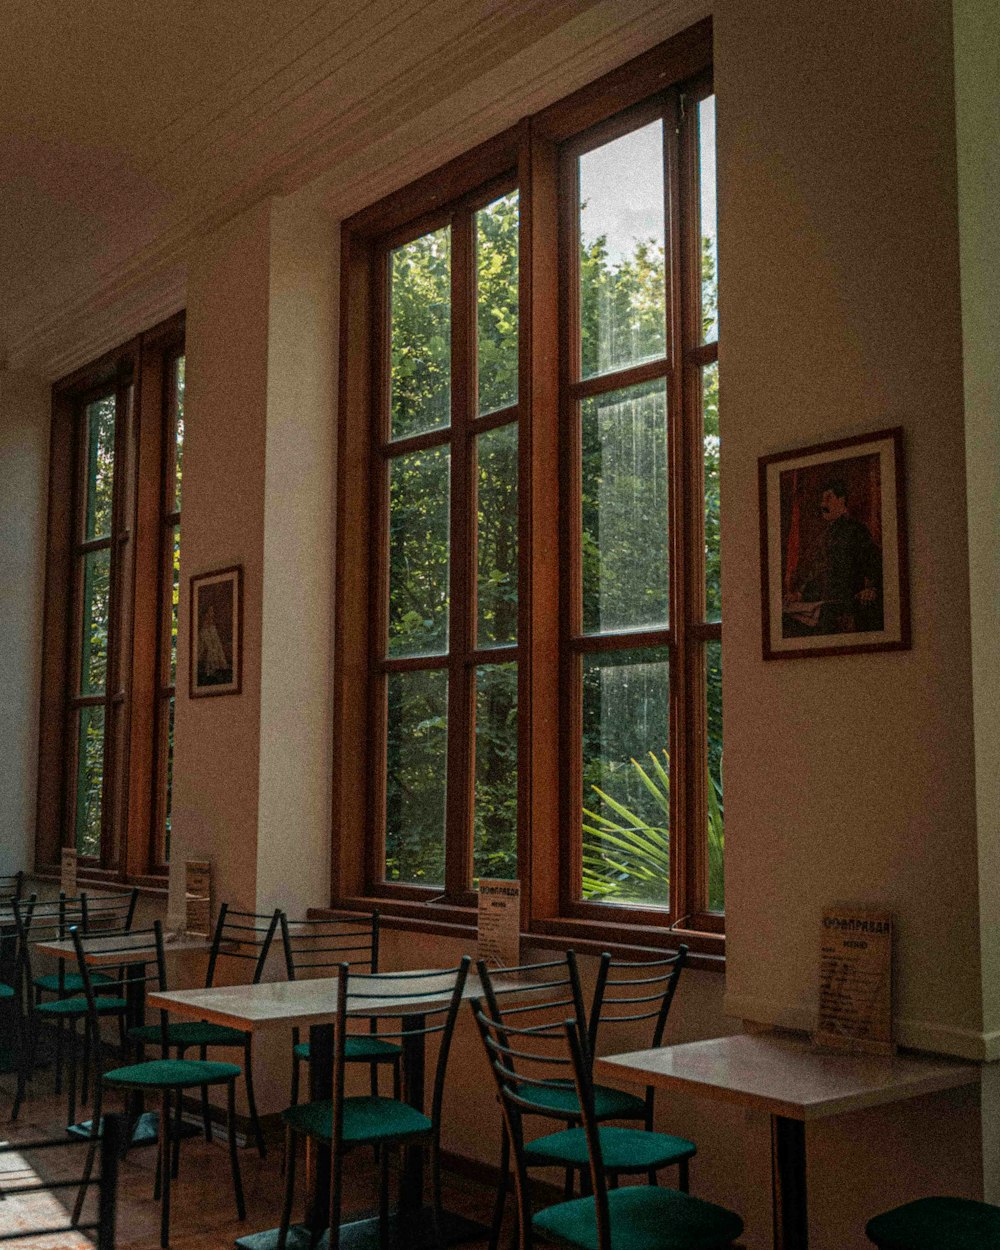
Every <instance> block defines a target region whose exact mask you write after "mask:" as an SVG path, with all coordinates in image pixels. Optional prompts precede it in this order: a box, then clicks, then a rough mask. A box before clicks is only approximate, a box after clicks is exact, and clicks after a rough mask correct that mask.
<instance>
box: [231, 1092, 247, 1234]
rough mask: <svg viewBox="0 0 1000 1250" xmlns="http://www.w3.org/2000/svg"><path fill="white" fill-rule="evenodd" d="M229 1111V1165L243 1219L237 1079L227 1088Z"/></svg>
mask: <svg viewBox="0 0 1000 1250" xmlns="http://www.w3.org/2000/svg"><path fill="white" fill-rule="evenodd" d="M226 1103H227V1111H228V1118H229V1167H230V1169H231V1170H232V1173H233V1190H234V1191H235V1193H236V1214H237V1215H238V1216H239V1218H240V1219H241V1220H245V1219H246V1217H247V1208H246V1203H245V1202H244V1201H243V1181H242V1179H241V1177H240V1156H239V1152H238V1151H237V1149H236V1081H235V1080H232V1081H230V1082H229V1088H228V1090H227V1099H226Z"/></svg>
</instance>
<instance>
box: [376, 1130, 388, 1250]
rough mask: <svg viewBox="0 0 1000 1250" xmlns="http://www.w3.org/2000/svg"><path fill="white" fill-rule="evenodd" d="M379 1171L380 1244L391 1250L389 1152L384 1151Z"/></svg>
mask: <svg viewBox="0 0 1000 1250" xmlns="http://www.w3.org/2000/svg"><path fill="white" fill-rule="evenodd" d="M379 1164H380V1166H379V1170H378V1244H379V1250H389V1150H388V1148H387V1147H383V1149H382V1157H381V1159H380V1160H379Z"/></svg>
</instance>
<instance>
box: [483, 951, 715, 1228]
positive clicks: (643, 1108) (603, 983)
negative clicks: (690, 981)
mask: <svg viewBox="0 0 1000 1250" xmlns="http://www.w3.org/2000/svg"><path fill="white" fill-rule="evenodd" d="M681 962H683V960H681ZM611 964H612V960H611V956H610V955H607V954H605V955H603V956H602V957H601V960H600V963H599V966H598V973H597V983H596V986H595V994H594V1000H593V1006H592V1008H591V1015H590V1021H589V1023H588V1020H587V1015H586V1012H585V1010H584V1006H583V992H582V989H581V984H580V976H579V971H578V968H577V963H576V958H575V956H574V954H573V952H572V951H567V952H566V957H565V960H554V961H551V962H549V963H546V964H529V965H523V966H521V967H520V968H513V969H503V970H500V971H496V972H491V971H490V969H489V968H488V967H487V966H486V965H485V964H484V963H483V962H482V961H480V963H479V966H478V972H479V979H480V983H481V984H482V987H483V993H484V996H485V999H486V1002H487V1005H488V1008H489V1013H490V1016H491V1018H492V1019H493V1020H495V1021H497V1022H498V1023H499V1024H501V1025H503V1026H505V1027H507V1028H508V1029H510V1031H511V1033H512V1034H514V1033H515V1032H518V1031H519V1030H526V1036H528V1037H533V1038H536V1039H537V1040H538V1043H539V1045H543V1044H544V1041H545V1039H552V1038H553V1037H556V1038H557V1039H559V1040H560V1042H561V1041H562V1039H563V1038H564V1028H563V1024H564V1020H565V1017H566V1016H567V1015H570V1016H571V1017H572V1019H573V1020H574V1023H575V1026H576V1028H577V1030H578V1032H579V1034H580V1037H581V1039H582V1043H581V1044H582V1045H583V1048H584V1053H585V1054H586V1055H587V1059H588V1063H589V1064H592V1063H593V1051H592V1050H591V1044H592V1043H591V1039H594V1040H596V1037H597V1028H596V1019H597V1016H598V1015H599V1012H600V1010H601V1006H602V1004H603V1002H605V1001H608V1002H609V1003H610V1004H611V1005H612V1007H613V1009H614V1010H615V1012H616V1013H617V1012H618V1011H620V1010H622V1009H624V1008H625V1006H626V1004H628V1008H629V1009H628V1014H627V1015H619V1014H616V1015H614V1016H613V1017H612V1018H613V1019H614V1020H621V1019H630V1020H632V1019H646V1018H647V1017H648V1015H649V1014H650V1013H651V1012H652V1011H653V1010H655V1011H656V1012H657V1014H658V1016H661V1017H662V1021H663V1022H664V1023H665V1021H666V1016H667V1012H668V1011H669V1007H670V1003H669V1001H667V1002H666V1004H665V1005H664V1004H663V1003H661V1002H660V1001H659V999H660V994H659V993H657V994H654V995H650V994H647V993H644V992H642V991H646V990H649V989H651V988H653V987H654V986H655V987H656V988H657V990H659V989H660V988H661V986H662V982H663V981H664V980H665V979H668V978H670V977H673V978H674V980H673V984H672V986H671V992H670V997H671V998H672V996H673V993H672V991H673V988H674V987H675V986H676V975H675V968H676V967H677V966H678V965H677V961H676V958H675V957H674V956H670V957H669V958H668V959H666V960H662V961H657V963H656V964H655V965H650V966H651V967H654V968H655V972H654V975H653V976H652V977H636V978H627V979H619V978H618V977H615V978H614V979H613V980H611V981H610V982H609V969H610V967H611ZM620 966H621V967H624V968H629V967H631V965H620ZM665 968H666V969H667V971H664V969H665ZM564 970H565V972H564ZM525 975H530V976H533V977H534V976H538V975H541V976H542V978H543V979H542V980H540V981H529V982H528V983H527V984H525V983H524V981H523V978H524V976H525ZM546 977H547V978H548V979H545V978H546ZM609 984H611V985H614V986H615V987H616V988H615V989H613V990H611V991H610V992H609V996H608V998H607V1000H605V998H604V993H605V989H606V987H607V986H608V985H609ZM633 987H635V989H636V990H638V991H640V992H639V993H637V994H636V995H635V997H628V995H630V994H631V992H632V989H633ZM507 992H513V993H515V994H516V1003H515V1005H514V1006H504V1007H503V1008H501V1006H500V998H501V996H503V995H505V994H506V993H507ZM553 992H555V993H556V997H555V998H554V999H553V998H552V997H551V995H552V993H553ZM537 995H542V997H535V996H537ZM529 996H531V997H529ZM526 998H527V1001H525V999H526ZM640 1000H642V1001H640ZM654 1002H655V1008H654V1006H653V1004H654ZM658 1025H659V1027H658V1029H657V1031H656V1037H657V1039H658V1040H659V1039H660V1038H661V1037H662V1031H663V1030H662V1025H661V1024H659V1020H658ZM563 1064H564V1067H568V1065H569V1058H568V1056H564V1057H563ZM591 1091H592V1095H593V1098H594V1114H595V1116H596V1118H597V1121H598V1123H601V1124H602V1134H603V1143H604V1145H603V1149H604V1160H605V1168H606V1170H607V1171H608V1173H609V1175H610V1176H611V1177H612V1180H613V1183H614V1184H617V1180H618V1177H619V1176H625V1175H630V1174H641V1173H645V1174H646V1176H647V1178H648V1180H649V1183H650V1184H651V1185H655V1184H656V1183H657V1173H658V1172H660V1171H661V1170H662V1169H663V1168H668V1167H676V1168H677V1184H678V1188H679V1189H680V1190H682V1191H684V1192H686V1191H687V1188H688V1165H689V1161H690V1160H691V1159H692V1158H693V1157H694V1155H695V1153H696V1150H697V1147H696V1146H695V1144H694V1142H691V1141H688V1140H687V1139H686V1138H683V1137H674V1136H671V1135H668V1134H665V1133H653V1132H652V1100H651V1099H648V1100H647V1099H646V1098H642V1097H638V1096H637V1095H635V1094H632V1093H629V1092H626V1091H623V1090H618V1089H615V1088H614V1087H613V1086H610V1085H594V1084H592V1085H591ZM522 1096H523V1098H524V1100H525V1102H526V1103H529V1104H530V1103H532V1102H537V1104H538V1110H537V1113H538V1114H539V1115H544V1116H546V1117H549V1118H555V1119H562V1120H563V1121H564V1122H565V1123H566V1124H567V1126H568V1127H567V1128H566V1129H564V1130H563V1131H562V1132H560V1133H551V1134H548V1135H546V1136H545V1137H544V1138H539V1139H536V1141H533V1142H531V1143H530V1144H529V1147H528V1148H527V1152H526V1155H525V1165H526V1166H527V1167H558V1168H562V1169H563V1170H564V1172H565V1174H566V1187H565V1196H566V1198H570V1197H571V1196H572V1194H573V1192H574V1179H575V1177H576V1176H577V1175H579V1177H580V1178H581V1180H584V1181H585V1180H586V1175H587V1169H588V1167H589V1162H588V1160H589V1155H588V1150H587V1141H586V1134H585V1133H584V1131H583V1128H582V1111H581V1109H580V1103H579V1098H578V1095H577V1090H576V1084H575V1081H574V1080H573V1078H572V1076H571V1075H569V1074H567V1075H563V1076H558V1075H555V1076H552V1077H550V1079H549V1080H547V1081H546V1082H544V1084H542V1085H538V1086H535V1085H531V1084H529V1085H527V1086H526V1087H525V1089H524V1091H523V1095H522ZM526 1114H530V1113H528V1112H526ZM637 1119H639V1120H642V1121H643V1128H620V1127H615V1128H612V1127H609V1126H608V1127H605V1122H608V1121H611V1120H626V1121H628V1120H637ZM510 1150H511V1143H510V1141H509V1139H508V1137H507V1133H506V1130H505V1131H504V1135H503V1141H502V1145H501V1158H500V1183H499V1186H498V1188H497V1197H496V1205H495V1207H494V1212H493V1223H492V1229H491V1234H490V1246H491V1248H495V1247H496V1246H497V1244H498V1243H499V1238H500V1229H501V1224H502V1221H503V1213H504V1207H505V1205H506V1197H507V1192H508V1191H509V1189H510Z"/></svg>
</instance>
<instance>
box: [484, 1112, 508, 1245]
mask: <svg viewBox="0 0 1000 1250" xmlns="http://www.w3.org/2000/svg"><path fill="white" fill-rule="evenodd" d="M509 1180H510V1138H509V1137H508V1136H507V1130H506V1128H504V1129H503V1140H502V1142H501V1144H500V1181H499V1183H498V1185H497V1196H496V1199H495V1200H494V1203H493V1220H492V1222H491V1224H490V1243H489V1250H498V1247H499V1245H500V1230H501V1228H502V1227H503V1212H504V1207H505V1206H506V1205H507V1188H508V1184H509Z"/></svg>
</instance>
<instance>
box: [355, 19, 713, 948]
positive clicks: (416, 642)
mask: <svg viewBox="0 0 1000 1250" xmlns="http://www.w3.org/2000/svg"><path fill="white" fill-rule="evenodd" d="M710 46H711V27H710V24H709V23H702V24H700V25H699V26H698V27H695V28H692V30H691V31H689V32H687V33H686V34H685V35H684V36H681V37H679V38H678V39H677V40H675V41H672V42H671V43H670V44H666V45H662V46H661V47H660V48H657V49H653V50H652V51H651V52H649V53H647V54H644V55H643V56H642V57H640V58H637V59H636V60H635V61H634V62H632V63H630V64H629V65H627V66H623V67H622V68H621V70H619V71H616V72H615V73H614V74H612V75H609V76H608V77H607V78H606V79H604V80H601V81H600V82H598V83H595V84H593V85H592V86H590V87H587V88H584V89H583V90H582V91H579V92H577V93H576V94H575V95H574V96H571V97H569V98H568V99H567V100H565V101H561V102H559V103H558V104H556V105H553V106H551V107H550V108H549V109H546V110H545V111H544V112H543V113H541V114H539V115H537V116H536V117H533V118H531V119H529V120H528V121H526V122H524V123H522V124H521V125H520V126H518V127H516V128H514V129H513V130H511V131H508V132H505V133H504V134H502V135H500V136H497V138H496V139H494V140H492V141H491V142H490V143H488V144H485V145H483V146H482V147H481V148H479V149H477V150H476V151H475V152H473V153H470V154H469V155H468V156H467V157H465V158H460V159H459V160H457V161H454V162H452V163H451V164H450V165H449V166H446V167H445V168H444V169H442V170H440V171H438V172H437V173H436V174H435V175H431V176H428V177H427V178H425V179H423V180H421V182H419V183H417V184H414V185H413V186H411V187H409V188H406V190H405V191H403V192H400V193H398V194H396V195H394V196H390V197H388V198H387V199H386V200H385V201H383V202H381V203H380V204H378V205H375V206H373V207H372V208H371V209H368V210H365V211H364V212H362V213H359V214H357V215H356V216H355V217H354V218H352V219H350V220H349V221H347V222H346V223H345V224H344V228H343V232H342V241H343V267H342V293H343V309H342V312H343V316H342V322H341V327H342V329H341V333H342V343H341V360H342V362H343V363H342V379H341V393H340V469H339V483H338V497H339V508H340V524H339V539H338V565H337V593H338V611H337V622H336V628H337V646H336V654H337V670H336V674H335V688H336V700H337V714H336V733H337V741H336V744H335V759H334V767H335V820H336V825H335V837H334V847H333V870H334V871H333V880H334V890H333V893H334V900H335V901H336V902H340V903H343V902H348V901H349V902H351V903H353V904H359V903H363V902H364V900H365V899H368V900H371V899H372V898H378V899H380V900H381V901H380V904H379V905H380V906H382V907H383V909H384V910H386V911H387V912H388V913H390V914H391V913H392V912H393V911H396V912H398V913H401V914H404V915H407V916H408V917H411V918H417V917H421V918H423V919H428V918H430V917H433V918H434V919H435V920H437V921H443V922H446V923H450V924H457V923H462V922H463V921H467V920H468V919H469V913H468V911H467V908H468V907H469V905H470V904H471V903H472V902H473V901H474V889H475V885H476V882H477V880H478V878H479V877H480V876H498V877H512V876H514V875H517V876H519V877H520V878H521V880H522V886H523V898H524V914H523V920H524V923H525V925H526V926H527V927H529V928H530V929H531V930H532V931H533V932H534V933H536V934H539V935H542V936H550V937H553V938H564V937H567V936H572V937H573V938H574V940H576V939H578V938H581V937H582V938H583V939H584V940H585V939H586V938H587V937H588V936H593V937H594V938H595V940H600V941H606V940H609V939H611V940H613V939H614V937H615V936H616V935H618V936H623V934H624V932H628V933H629V934H630V935H631V940H633V941H641V942H642V943H645V944H649V943H654V944H655V943H660V944H663V943H664V942H667V941H670V940H676V938H673V937H672V935H671V934H670V932H669V929H668V926H671V927H674V928H678V929H682V930H691V931H693V932H696V933H698V934H702V935H705V937H704V939H703V945H704V949H706V950H709V951H712V950H717V949H719V947H720V939H719V938H713V937H712V935H713V934H716V935H721V930H722V918H721V912H722V907H723V875H722V858H723V854H722V853H723V833H722V795H721V755H722V726H721V613H720V605H721V600H720V568H719V528H718V522H719V472H718V469H719V426H718V318H717V306H718V305H717V279H716V270H717V264H716V230H715V143H714V117H715V113H714V108H715V101H714V97H713V95H712V89H711V79H710V75H709V72H708V69H707V66H708V62H709V55H710ZM366 361H367V362H369V363H368V364H367V365H366V363H365V362H366ZM366 551H367V553H370V554H366ZM366 622H367V624H366ZM359 677H362V678H363V680H362V682H361V683H359V680H358V679H359ZM623 926H624V927H625V928H624V929H623ZM699 940H700V939H699Z"/></svg>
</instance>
